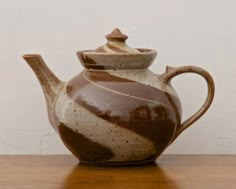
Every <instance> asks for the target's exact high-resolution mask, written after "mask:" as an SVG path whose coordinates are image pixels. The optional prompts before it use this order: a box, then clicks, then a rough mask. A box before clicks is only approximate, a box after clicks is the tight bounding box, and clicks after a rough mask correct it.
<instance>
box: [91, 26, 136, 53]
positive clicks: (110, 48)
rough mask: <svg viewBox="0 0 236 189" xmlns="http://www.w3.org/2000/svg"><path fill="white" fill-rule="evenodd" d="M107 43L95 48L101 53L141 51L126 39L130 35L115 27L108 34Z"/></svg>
mask: <svg viewBox="0 0 236 189" xmlns="http://www.w3.org/2000/svg"><path fill="white" fill-rule="evenodd" d="M106 38H107V44H105V45H103V46H101V47H98V48H97V49H95V52H99V53H140V52H139V51H138V50H137V49H134V48H131V47H129V46H128V45H127V44H126V43H125V41H126V39H128V36H127V35H125V34H123V33H122V32H121V31H120V30H119V29H118V28H115V29H114V30H113V31H112V32H111V33H110V34H107V35H106Z"/></svg>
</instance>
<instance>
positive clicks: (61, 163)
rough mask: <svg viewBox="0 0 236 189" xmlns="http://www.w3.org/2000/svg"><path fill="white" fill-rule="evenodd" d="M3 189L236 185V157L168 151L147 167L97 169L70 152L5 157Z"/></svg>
mask: <svg viewBox="0 0 236 189" xmlns="http://www.w3.org/2000/svg"><path fill="white" fill-rule="evenodd" d="M0 188H1V189H5V188H7V189H8V188H11V189H18V188H19V189H27V188H30V189H34V188H40V189H44V188H46V189H48V188H50V189H51V188H53V189H54V188H55V189H58V188H59V189H60V188H63V189H68V188H70V189H73V188H78V189H83V188H91V189H96V188H100V189H108V188H109V189H116V188H120V189H134V188H135V189H146V188H147V189H195V188H196V189H204V188H206V189H221V188H226V189H231V188H232V189H236V156H219V155H218V156H215V155H163V156H161V157H160V158H159V159H158V160H157V164H152V165H148V166H138V167H134V166H132V167H93V166H87V165H82V164H78V162H77V160H76V159H75V158H74V157H73V156H70V155H51V156H50V155H47V156H44V155H43V156H40V155H37V156H25V155H13V156H9V155H6V156H0Z"/></svg>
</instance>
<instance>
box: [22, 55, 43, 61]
mask: <svg viewBox="0 0 236 189" xmlns="http://www.w3.org/2000/svg"><path fill="white" fill-rule="evenodd" d="M22 58H24V59H25V60H27V59H32V58H41V55H40V54H24V55H23V56H22Z"/></svg>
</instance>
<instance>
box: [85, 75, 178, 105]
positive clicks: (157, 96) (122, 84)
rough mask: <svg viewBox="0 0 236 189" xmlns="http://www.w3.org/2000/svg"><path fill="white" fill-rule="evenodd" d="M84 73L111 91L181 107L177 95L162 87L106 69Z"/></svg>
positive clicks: (88, 78) (95, 82)
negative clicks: (111, 72) (110, 72)
mask: <svg viewBox="0 0 236 189" xmlns="http://www.w3.org/2000/svg"><path fill="white" fill-rule="evenodd" d="M82 74H83V76H84V77H85V79H86V80H88V81H89V82H91V83H93V84H95V85H97V86H98V87H101V88H103V89H105V90H108V91H110V92H115V93H118V94H121V95H124V96H128V97H131V98H136V99H140V100H146V101H149V102H153V103H157V104H160V102H162V104H163V105H164V106H168V107H169V106H171V107H172V106H173V104H174V105H175V106H176V107H177V108H179V109H181V106H180V102H179V100H178V99H177V98H176V97H175V96H173V95H171V94H169V93H166V92H164V91H161V90H160V89H157V88H154V87H151V86H148V85H145V84H142V83H139V82H136V81H132V80H129V79H126V78H121V77H117V76H114V75H111V74H109V73H107V72H105V71H104V72H101V71H99V72H97V71H84V72H83V73H82ZM114 82H115V84H114ZM170 100H171V101H170Z"/></svg>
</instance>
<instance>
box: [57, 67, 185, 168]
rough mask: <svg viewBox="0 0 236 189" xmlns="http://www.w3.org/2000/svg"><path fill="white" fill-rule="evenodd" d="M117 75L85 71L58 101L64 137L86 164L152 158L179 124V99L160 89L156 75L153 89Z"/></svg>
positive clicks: (60, 123)
mask: <svg viewBox="0 0 236 189" xmlns="http://www.w3.org/2000/svg"><path fill="white" fill-rule="evenodd" d="M131 72H132V74H135V71H131ZM131 72H129V73H130V74H131ZM136 72H141V71H136ZM142 72H143V73H142V74H145V75H146V77H147V78H151V76H150V75H149V74H153V73H152V72H150V71H147V70H146V71H142ZM113 74H114V71H112V72H109V71H88V70H85V71H83V72H82V73H80V74H79V75H78V76H76V77H74V78H73V79H72V80H70V81H69V82H68V83H67V85H66V86H65V87H64V88H63V89H62V91H61V95H60V96H59V97H58V100H57V103H56V105H55V110H56V111H55V115H54V117H55V118H56V119H57V121H55V123H57V124H58V123H59V133H60V136H61V138H62V140H63V142H64V143H65V144H66V146H67V147H68V148H69V149H70V150H71V151H72V153H74V154H75V155H76V156H77V157H78V158H79V159H80V160H81V161H83V162H87V161H88V163H89V161H90V159H91V158H92V159H93V161H94V162H96V163H100V162H101V163H104V161H107V162H108V163H112V162H123V163H125V162H130V161H140V163H141V161H142V160H144V161H147V160H151V161H153V160H154V159H155V158H157V156H158V155H160V154H161V152H162V151H163V150H164V149H165V148H166V147H167V146H168V144H169V143H170V142H171V139H172V138H173V136H174V133H175V131H176V129H177V127H178V126H179V124H180V116H181V115H180V114H181V108H180V102H179V100H178V98H177V97H176V96H175V95H174V94H175V92H174V91H172V94H170V93H168V92H166V91H162V90H161V89H160V88H156V87H157V86H158V85H157V83H158V78H157V77H155V78H153V79H154V81H152V82H156V84H155V87H154V86H149V85H148V84H143V83H141V81H140V82H137V81H133V80H130V79H127V78H125V77H124V73H123V72H122V73H121V75H122V74H123V75H122V76H123V77H118V76H117V75H118V74H119V72H116V73H115V74H114V75H113ZM127 74H128V73H126V75H127ZM136 74H137V75H138V74H140V75H141V73H136ZM142 79H143V80H144V79H146V78H142ZM146 82H147V81H146ZM149 82H150V85H151V80H150V81H149ZM166 90H167V89H166ZM168 90H169V91H170V90H171V88H168ZM55 127H58V125H57V126H55ZM81 144H83V145H81ZM82 146H83V147H82ZM84 149H87V150H86V152H85V150H84ZM90 156H92V157H90Z"/></svg>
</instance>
